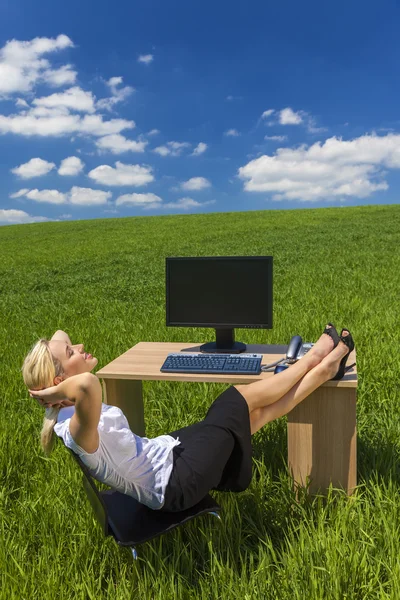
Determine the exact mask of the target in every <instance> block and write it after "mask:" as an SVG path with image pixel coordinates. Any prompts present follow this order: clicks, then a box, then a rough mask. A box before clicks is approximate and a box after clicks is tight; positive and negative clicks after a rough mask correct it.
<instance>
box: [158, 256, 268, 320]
mask: <svg viewBox="0 0 400 600" xmlns="http://www.w3.org/2000/svg"><path fill="white" fill-rule="evenodd" d="M166 276H167V280H166V306H167V325H175V326H184V327H185V326H188V327H216V328H218V327H220V328H223V327H249V328H263V329H270V328H272V256H244V257H241V256H227V257H221V256H215V257H196V258H189V257H182V258H167V259H166Z"/></svg>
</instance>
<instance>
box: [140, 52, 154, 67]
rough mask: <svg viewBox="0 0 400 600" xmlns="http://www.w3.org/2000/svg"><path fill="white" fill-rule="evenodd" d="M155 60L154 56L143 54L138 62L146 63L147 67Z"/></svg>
mask: <svg viewBox="0 0 400 600" xmlns="http://www.w3.org/2000/svg"><path fill="white" fill-rule="evenodd" d="M153 60H154V56H153V54H141V55H140V56H139V58H138V62H140V63H144V64H145V65H149V64H150V63H151V62H153Z"/></svg>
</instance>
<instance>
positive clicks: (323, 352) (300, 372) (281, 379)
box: [235, 333, 333, 413]
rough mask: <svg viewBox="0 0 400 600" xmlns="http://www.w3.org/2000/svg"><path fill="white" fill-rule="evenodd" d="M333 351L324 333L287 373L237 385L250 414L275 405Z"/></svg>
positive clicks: (283, 372) (329, 338)
mask: <svg viewBox="0 0 400 600" xmlns="http://www.w3.org/2000/svg"><path fill="white" fill-rule="evenodd" d="M332 349H333V340H332V338H331V337H329V336H328V335H327V334H326V333H323V334H322V335H321V337H320V338H319V340H318V341H317V343H316V344H315V345H314V346H313V347H312V348H311V350H310V351H309V352H307V354H306V355H305V356H304V357H303V358H302V359H301V360H299V361H297V362H296V363H295V364H293V365H290V367H289V368H288V369H286V370H285V371H282V372H281V373H277V374H276V375H274V376H273V377H269V378H268V379H263V380H261V381H255V382H254V383H248V384H245V385H236V386H235V388H236V389H237V390H238V391H239V392H240V393H241V394H242V396H243V397H244V399H245V400H246V402H247V404H248V406H249V411H250V413H252V412H253V411H254V410H257V409H260V408H263V407H264V406H268V405H269V404H273V403H274V402H276V401H277V400H279V399H280V398H282V396H284V395H285V394H287V392H288V391H289V390H290V389H291V388H292V387H293V386H294V385H296V383H297V382H298V381H300V379H302V377H304V375H305V374H306V373H308V372H309V371H311V369H313V368H314V367H316V366H317V365H318V364H319V363H320V362H321V361H322V360H323V359H324V358H325V357H326V356H327V355H328V354H329V353H330V352H331V351H332Z"/></svg>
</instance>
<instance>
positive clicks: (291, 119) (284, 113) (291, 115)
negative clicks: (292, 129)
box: [279, 108, 303, 125]
mask: <svg viewBox="0 0 400 600" xmlns="http://www.w3.org/2000/svg"><path fill="white" fill-rule="evenodd" d="M302 122H303V117H302V114H301V113H300V112H294V110H292V109H291V108H283V109H282V110H281V111H280V112H279V123H280V124H281V125H300V123H302Z"/></svg>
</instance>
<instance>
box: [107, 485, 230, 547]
mask: <svg viewBox="0 0 400 600" xmlns="http://www.w3.org/2000/svg"><path fill="white" fill-rule="evenodd" d="M100 495H101V497H102V499H103V501H104V503H105V505H106V508H107V516H108V523H109V526H110V528H111V530H112V535H113V536H114V537H115V539H116V540H117V542H118V543H119V544H121V545H122V546H132V545H135V544H142V543H143V542H147V541H148V540H151V539H152V538H155V537H157V536H159V535H161V534H164V533H167V532H168V531H171V530H172V529H174V528H175V527H178V526H179V525H183V523H185V522H187V521H190V520H191V519H193V518H194V517H197V516H199V515H202V514H205V513H209V512H217V511H219V510H220V506H219V505H218V504H217V503H216V502H215V500H213V498H211V496H210V495H207V496H206V497H205V498H203V500H201V502H199V503H198V504H196V505H195V506H193V507H192V508H189V509H187V510H184V511H181V512H178V513H167V512H160V511H159V510H152V509H151V508H148V507H147V506H145V505H144V504H140V502H138V501H137V500H135V498H132V497H131V496H127V495H126V494H121V493H120V492H116V491H112V490H106V491H104V492H100Z"/></svg>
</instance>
